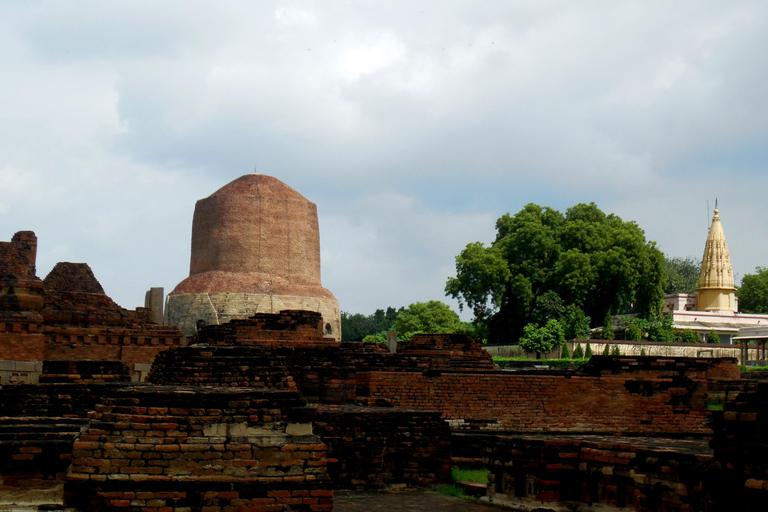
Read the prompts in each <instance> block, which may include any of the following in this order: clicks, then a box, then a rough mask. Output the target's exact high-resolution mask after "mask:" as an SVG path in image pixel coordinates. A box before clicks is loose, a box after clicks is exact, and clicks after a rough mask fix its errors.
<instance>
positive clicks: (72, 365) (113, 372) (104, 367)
mask: <svg viewBox="0 0 768 512" xmlns="http://www.w3.org/2000/svg"><path fill="white" fill-rule="evenodd" d="M39 381H40V383H54V382H72V383H83V384H85V383H93V382H130V381H131V375H130V372H129V371H128V367H127V366H126V365H125V364H124V363H122V362H120V361H82V360H80V361H45V362H44V363H43V372H42V375H40V379H39Z"/></svg>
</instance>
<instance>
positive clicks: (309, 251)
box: [165, 174, 341, 340]
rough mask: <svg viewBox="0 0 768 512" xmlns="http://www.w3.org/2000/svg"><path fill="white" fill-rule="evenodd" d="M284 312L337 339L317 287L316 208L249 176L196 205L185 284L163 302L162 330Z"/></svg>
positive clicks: (337, 319) (284, 188)
mask: <svg viewBox="0 0 768 512" xmlns="http://www.w3.org/2000/svg"><path fill="white" fill-rule="evenodd" d="M283 309H297V310H306V311H317V312H319V313H321V314H322V315H323V322H324V333H325V335H327V336H329V337H331V338H333V339H336V340H340V339H341V313H340V310H339V303H338V302H337V301H336V298H335V297H334V296H333V294H332V293H331V292H329V291H328V290H326V289H325V288H323V287H322V285H321V283H320V231H319V227H318V220H317V207H316V206H315V204H314V203H312V202H310V201H308V200H307V199H305V198H304V197H303V196H302V195H301V194H299V193H298V192H296V191H295V190H293V189H292V188H291V187H289V186H288V185H286V184H285V183H283V182H281V181H280V180H278V179H276V178H273V177H271V176H265V175H263V174H248V175H245V176H242V177H240V178H238V179H236V180H235V181H233V182H231V183H229V184H227V185H225V186H223V187H222V188H220V189H219V190H217V191H216V192H214V193H213V194H211V195H210V196H208V197H206V198H205V199H201V200H199V201H198V202H197V204H196V205H195V215H194V219H193V221H192V256H191V260H190V265H189V277H187V278H186V279H185V280H184V281H182V282H181V283H179V284H178V285H177V286H176V288H175V289H174V290H173V291H172V292H171V293H170V294H169V295H168V299H167V302H166V306H165V319H166V321H165V323H166V324H168V325H177V326H179V327H180V328H181V330H182V332H183V333H184V335H185V336H191V335H193V334H195V333H196V332H197V329H198V328H199V327H201V326H203V325H216V324H223V323H226V322H228V321H230V320H232V319H234V318H248V317H249V316H251V315H253V314H254V313H278V312H280V311H281V310H283Z"/></svg>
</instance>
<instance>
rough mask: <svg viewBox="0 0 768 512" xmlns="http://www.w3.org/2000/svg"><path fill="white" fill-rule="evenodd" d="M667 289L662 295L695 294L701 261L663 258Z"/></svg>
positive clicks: (689, 258)
mask: <svg viewBox="0 0 768 512" xmlns="http://www.w3.org/2000/svg"><path fill="white" fill-rule="evenodd" d="M664 268H665V270H666V275H667V287H666V288H665V289H664V293H696V290H697V289H698V287H699V272H701V261H700V260H695V259H693V258H692V257H690V256H688V257H687V258H666V257H665V258H664Z"/></svg>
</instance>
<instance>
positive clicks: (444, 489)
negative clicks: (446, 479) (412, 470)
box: [435, 484, 466, 498]
mask: <svg viewBox="0 0 768 512" xmlns="http://www.w3.org/2000/svg"><path fill="white" fill-rule="evenodd" d="M435 492H436V493H437V494H442V495H443V496H453V497H454V498H464V497H466V494H464V491H462V490H461V489H460V488H459V487H458V486H457V485H455V484H440V485H436V486H435Z"/></svg>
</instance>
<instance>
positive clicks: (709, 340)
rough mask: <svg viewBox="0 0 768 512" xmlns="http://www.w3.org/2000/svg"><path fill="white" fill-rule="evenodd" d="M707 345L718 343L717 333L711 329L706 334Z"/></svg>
mask: <svg viewBox="0 0 768 512" xmlns="http://www.w3.org/2000/svg"><path fill="white" fill-rule="evenodd" d="M707 343H720V336H718V335H717V331H716V330H714V329H712V330H711V331H709V334H707Z"/></svg>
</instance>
